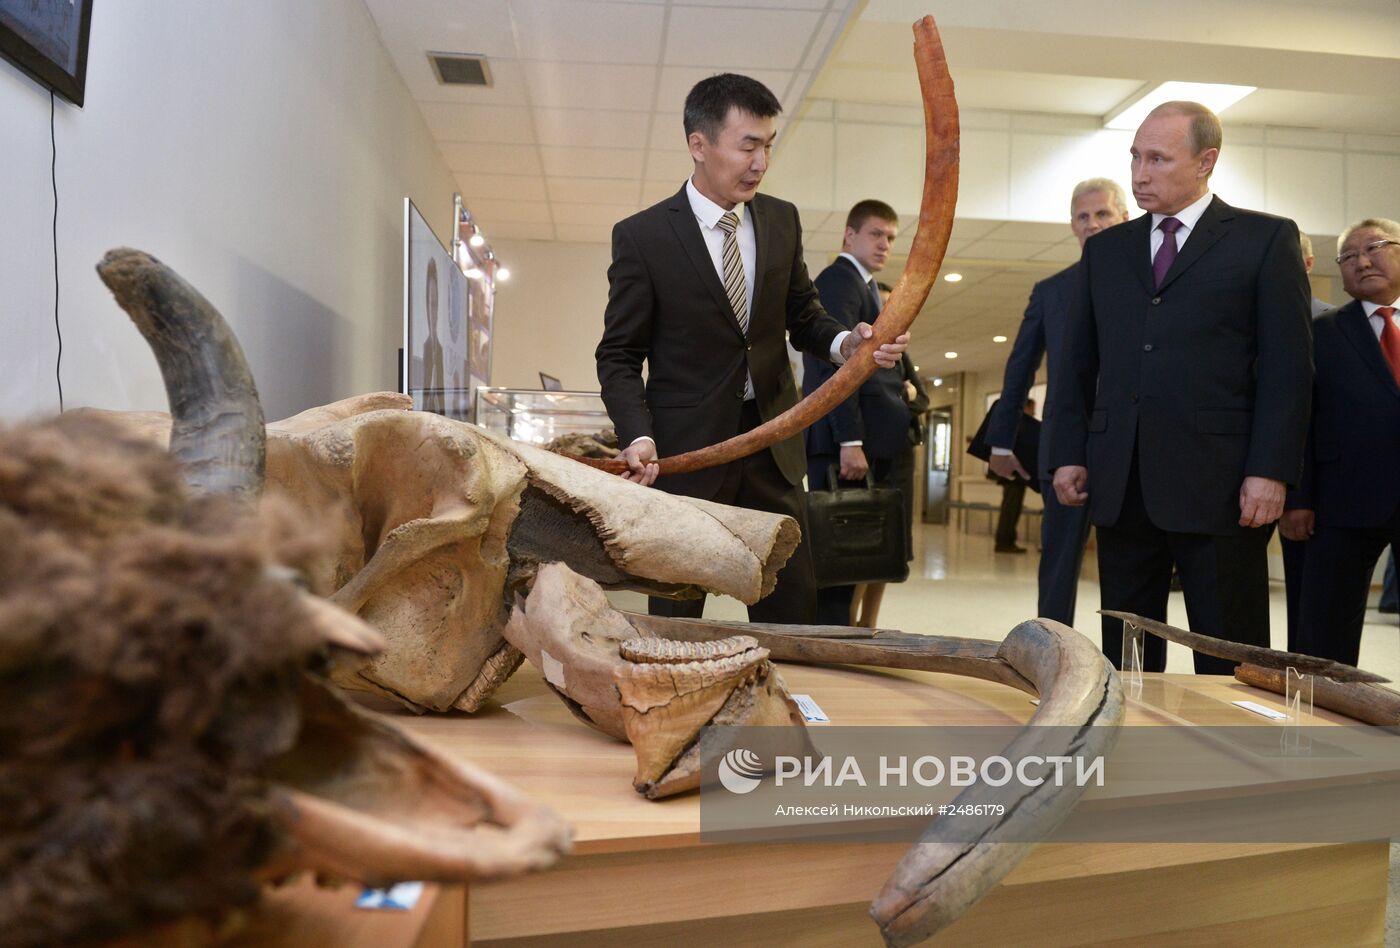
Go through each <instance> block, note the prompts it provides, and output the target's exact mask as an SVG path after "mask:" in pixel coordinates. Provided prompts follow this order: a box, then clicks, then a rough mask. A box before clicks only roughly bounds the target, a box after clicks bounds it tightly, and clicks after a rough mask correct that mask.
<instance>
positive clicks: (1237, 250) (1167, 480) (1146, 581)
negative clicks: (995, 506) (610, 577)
mask: <svg viewBox="0 0 1400 948" xmlns="http://www.w3.org/2000/svg"><path fill="white" fill-rule="evenodd" d="M1220 143H1221V131H1220V120H1219V119H1217V118H1216V117H1215V114H1214V113H1213V112H1211V111H1210V110H1209V109H1207V108H1205V107H1204V106H1202V105H1199V104H1198V103H1194V102H1169V103H1166V104H1164V105H1161V106H1158V107H1157V108H1156V109H1154V110H1153V111H1152V112H1150V113H1149V114H1148V116H1147V118H1146V119H1144V120H1143V123H1142V125H1141V126H1139V127H1138V130H1137V134H1136V136H1135V137H1134V139H1133V146H1132V182H1133V196H1134V197H1135V198H1136V199H1137V203H1138V205H1139V206H1140V207H1141V208H1143V210H1146V211H1149V212H1150V213H1149V214H1148V215H1145V216H1143V217H1140V218H1138V219H1137V220H1134V221H1129V222H1128V223H1126V224H1120V225H1118V226H1117V227H1110V228H1109V229H1108V230H1106V231H1104V232H1103V233H1101V234H1098V235H1096V236H1094V237H1092V238H1090V239H1089V240H1088V241H1086V242H1085V244H1084V255H1083V257H1082V258H1081V259H1080V262H1079V268H1078V273H1077V275H1076V281H1075V290H1074V299H1073V302H1072V303H1071V304H1070V319H1069V334H1068V337H1067V339H1066V340H1065V349H1064V357H1063V359H1062V362H1063V363H1064V364H1063V369H1064V374H1063V375H1062V377H1061V380H1060V382H1061V384H1060V385H1059V387H1058V388H1057V390H1056V392H1055V414H1056V419H1055V424H1056V434H1055V438H1054V441H1053V443H1052V445H1051V457H1050V466H1051V468H1053V469H1054V472H1055V473H1054V485H1055V491H1056V493H1057V495H1058V497H1059V500H1060V502H1061V503H1064V504H1070V505H1074V506H1077V505H1080V504H1085V503H1087V504H1088V505H1089V518H1090V520H1091V521H1092V522H1093V524H1094V526H1095V527H1097V528H1098V548H1099V581H1100V587H1101V589H1102V597H1103V598H1102V602H1103V607H1104V608H1105V609H1117V610H1123V611H1126V612H1134V613H1137V614H1139V615H1143V616H1146V617H1148V618H1153V619H1159V620H1161V619H1165V618H1166V613H1167V594H1168V589H1169V584H1170V580H1171V570H1172V564H1173V562H1174V563H1175V564H1176V567H1177V571H1178V573H1179V574H1180V577H1181V585H1182V590H1183V592H1184V593H1185V594H1186V611H1187V615H1188V617H1189V620H1190V625H1191V628H1192V630H1193V631H1196V632H1200V633H1204V634H1206V635H1212V636H1216V637H1219V638H1226V639H1232V640H1234V641H1239V642H1246V643H1249V644H1253V645H1261V646H1267V645H1268V644H1269V610H1268V607H1269V591H1268V580H1269V577H1268V564H1267V560H1266V554H1265V544H1266V542H1267V539H1268V536H1267V532H1266V531H1265V530H1264V529H1263V528H1264V526H1265V525H1266V524H1269V523H1272V522H1273V521H1274V520H1276V519H1278V517H1279V515H1280V514H1281V513H1282V512H1283V499H1284V494H1285V491H1286V489H1287V485H1289V484H1296V483H1297V482H1298V479H1299V476H1300V474H1301V472H1302V460H1303V442H1304V439H1305V438H1306V435H1307V425H1308V406H1309V403H1310V396H1311V388H1312V386H1311V384H1310V380H1311V378H1312V352H1311V340H1310V336H1309V326H1308V324H1309V319H1308V297H1309V292H1308V281H1307V275H1306V274H1305V273H1304V271H1303V258H1302V255H1301V254H1300V253H1299V250H1298V228H1297V227H1296V226H1295V225H1294V224H1293V222H1292V221H1289V220H1285V219H1283V218H1279V217H1273V216H1270V215H1266V214H1260V213H1256V212H1253V211H1242V210H1237V209H1235V208H1232V207H1230V206H1229V205H1228V204H1226V203H1225V202H1224V201H1222V200H1220V198H1218V197H1214V196H1212V195H1211V193H1210V190H1209V179H1210V175H1211V172H1212V171H1213V170H1214V168H1215V162H1216V159H1217V157H1218V156H1219V154H1220ZM1121 636H1122V627H1121V624H1120V623H1119V622H1117V621H1115V620H1110V619H1105V620H1104V625H1103V645H1104V652H1105V653H1106V654H1107V655H1108V656H1109V658H1110V659H1112V660H1113V661H1114V663H1115V664H1120V665H1121V655H1120V652H1121V642H1122V637H1121ZM1195 663H1196V671H1197V672H1198V673H1202V674H1228V673H1229V672H1230V671H1231V670H1232V667H1233V666H1232V663H1231V662H1229V661H1226V660H1223V659H1215V658H1211V657H1209V656H1205V655H1201V654H1199V653H1198V654H1197V655H1196V656H1195ZM1143 667H1144V668H1145V669H1147V670H1149V671H1161V670H1162V669H1164V668H1165V667H1166V643H1165V642H1163V641H1162V640H1161V639H1158V638H1156V637H1155V636H1148V637H1147V642H1146V655H1145V659H1144V662H1143Z"/></svg>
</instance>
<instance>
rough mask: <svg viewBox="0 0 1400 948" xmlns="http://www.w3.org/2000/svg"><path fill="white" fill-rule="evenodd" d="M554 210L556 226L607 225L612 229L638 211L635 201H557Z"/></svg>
mask: <svg viewBox="0 0 1400 948" xmlns="http://www.w3.org/2000/svg"><path fill="white" fill-rule="evenodd" d="M552 210H553V212H554V224H555V226H556V227H558V226H562V225H566V224H567V225H587V226H591V227H601V226H604V225H606V226H607V227H608V228H609V229H611V228H612V225H614V224H616V223H617V222H618V221H620V220H622V219H623V218H626V217H631V216H632V215H633V214H635V213H637V205H636V204H634V203H627V204H564V203H560V202H557V201H556V202H554V204H553V205H552Z"/></svg>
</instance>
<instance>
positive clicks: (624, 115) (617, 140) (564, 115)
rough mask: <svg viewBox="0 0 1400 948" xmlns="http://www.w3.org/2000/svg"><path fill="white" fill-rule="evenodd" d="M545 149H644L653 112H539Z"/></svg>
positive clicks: (538, 124)
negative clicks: (547, 147) (577, 147)
mask: <svg viewBox="0 0 1400 948" xmlns="http://www.w3.org/2000/svg"><path fill="white" fill-rule="evenodd" d="M535 133H536V135H538V136H539V142H540V144H541V145H575V146H581V147H584V148H643V147H645V146H646V144H647V136H648V135H649V134H650V133H651V113H650V112H617V111H612V110H603V109H536V110H535Z"/></svg>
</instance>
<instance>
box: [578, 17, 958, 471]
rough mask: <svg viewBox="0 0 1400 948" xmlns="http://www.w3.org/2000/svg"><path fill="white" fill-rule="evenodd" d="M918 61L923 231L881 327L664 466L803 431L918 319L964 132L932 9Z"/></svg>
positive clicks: (946, 222) (919, 33)
mask: <svg viewBox="0 0 1400 948" xmlns="http://www.w3.org/2000/svg"><path fill="white" fill-rule="evenodd" d="M914 63H915V66H916V67H917V69H918V73H919V88H920V90H921V92H922V94H923V102H924V149H925V157H924V193H923V202H922V204H921V206H920V208H919V224H918V231H917V232H916V233H915V235H914V242H913V243H912V244H911V245H910V247H909V261H908V263H907V264H906V265H905V267H904V272H903V273H902V274H901V275H900V277H899V281H898V282H897V283H895V286H894V292H892V293H891V294H890V299H889V302H888V303H887V304H886V306H885V309H884V311H883V312H881V314H880V316H879V318H878V319H876V320H875V325H874V330H875V332H874V334H873V335H872V336H871V337H870V338H869V339H867V340H865V341H864V342H862V343H861V344H860V347H859V348H858V349H857V350H856V352H855V354H854V355H853V356H852V357H851V358H850V359H848V360H847V361H846V363H845V364H844V365H842V366H841V368H840V369H838V370H837V371H836V373H835V374H834V375H833V376H832V377H831V378H829V379H827V380H826V382H825V383H823V384H822V386H821V387H820V388H818V389H817V390H816V391H815V392H813V393H812V394H811V395H808V396H807V397H806V398H804V399H803V400H802V401H801V402H799V403H798V404H796V405H794V406H793V407H792V408H789V409H788V410H787V411H785V412H783V413H782V414H781V415H778V416H777V417H775V418H770V419H768V420H767V421H765V422H764V423H763V424H761V425H759V426H758V427H757V428H754V429H753V430H751V431H747V432H745V433H743V434H741V435H738V436H736V437H734V438H730V439H729V440H728V441H725V442H723V443H721V444H715V445H710V446H709V447H707V448H701V449H699V450H697V451H690V452H687V453H685V454H680V455H676V456H675V457H669V458H662V459H661V460H660V461H659V463H660V465H661V473H662V474H682V473H685V472H687V471H698V470H703V469H704V468H708V467H715V466H716V465H719V464H727V463H729V462H730V461H734V460H737V459H738V458H742V457H747V456H748V455H750V454H754V453H756V452H758V451H762V450H764V449H766V448H768V447H770V446H772V445H774V444H777V443H778V442H779V441H783V440H785V439H787V438H790V437H792V436H793V435H795V434H797V433H799V432H800V431H802V430H803V429H805V428H807V427H809V426H810V425H811V424H812V423H813V422H815V421H816V420H817V419H818V418H821V417H823V416H824V415H826V414H827V413H828V412H830V411H831V410H832V409H833V408H835V407H836V406H837V405H839V404H840V403H841V402H843V401H845V400H846V399H847V398H849V397H850V396H851V393H853V392H854V391H855V390H856V389H858V388H859V387H860V386H861V383H862V382H864V381H865V380H866V379H868V378H870V376H871V375H872V374H873V373H874V372H875V369H876V368H877V366H876V364H875V356H874V352H875V350H876V349H878V348H879V347H880V346H882V345H884V344H885V343H887V342H893V341H894V340H895V339H897V338H898V337H899V336H900V335H901V334H903V333H904V332H906V331H907V330H908V329H909V327H910V326H912V325H913V323H914V319H915V318H916V317H917V316H918V315H919V311H920V309H922V307H923V305H924V301H925V300H926V299H928V294H929V290H930V289H931V288H932V287H933V283H934V281H935V280H937V279H938V270H939V267H941V266H942V265H943V257H944V254H946V253H947V250H948V238H949V236H950V235H951V234H952V230H953V216H954V212H955V210H956V207H957V201H958V149H959V139H960V136H961V132H960V129H959V124H958V103H957V99H956V98H955V97H954V95H953V79H952V76H951V75H950V74H949V72H948V59H947V57H946V56H945V55H944V52H943V41H942V39H941V38H940V37H939V35H938V27H937V25H936V24H935V23H934V21H933V17H931V16H926V17H924V18H923V19H921V20H919V21H918V22H917V23H915V24H914ZM579 460H581V461H583V462H584V463H586V464H589V465H592V466H594V467H598V468H601V469H602V470H605V471H609V472H610V473H613V474H620V473H622V472H623V471H625V470H626V469H627V465H626V464H625V463H624V462H623V461H622V460H621V459H613V460H610V461H598V460H594V459H591V458H579Z"/></svg>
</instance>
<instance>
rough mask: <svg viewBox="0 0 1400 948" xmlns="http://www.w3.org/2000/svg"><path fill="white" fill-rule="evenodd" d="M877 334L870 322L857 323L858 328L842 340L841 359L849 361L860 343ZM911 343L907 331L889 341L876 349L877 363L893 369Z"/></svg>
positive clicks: (881, 366)
mask: <svg viewBox="0 0 1400 948" xmlns="http://www.w3.org/2000/svg"><path fill="white" fill-rule="evenodd" d="M873 335H875V327H873V326H871V325H870V324H869V323H856V328H855V329H853V330H851V334H850V335H849V336H847V337H846V338H845V339H842V340H841V359H842V361H844V362H849V361H850V359H851V356H853V355H855V354H856V349H857V348H859V346H860V344H861V343H862V342H863V341H865V340H866V339H869V338H870V337H871V336H873ZM908 345H909V334H908V333H907V332H906V333H904V334H903V335H901V336H899V337H898V338H897V339H895V341H894V342H887V343H885V344H884V345H882V346H881V347H880V348H878V349H876V350H875V364H876V365H878V366H879V367H880V368H882V369H892V368H894V367H895V366H897V365H899V357H900V356H901V355H903V354H904V350H905V348H906V347H908Z"/></svg>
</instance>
